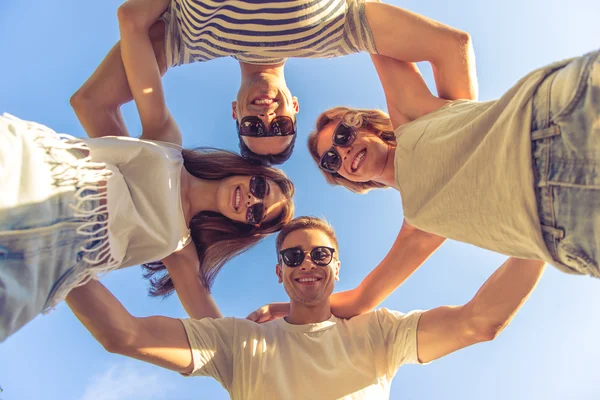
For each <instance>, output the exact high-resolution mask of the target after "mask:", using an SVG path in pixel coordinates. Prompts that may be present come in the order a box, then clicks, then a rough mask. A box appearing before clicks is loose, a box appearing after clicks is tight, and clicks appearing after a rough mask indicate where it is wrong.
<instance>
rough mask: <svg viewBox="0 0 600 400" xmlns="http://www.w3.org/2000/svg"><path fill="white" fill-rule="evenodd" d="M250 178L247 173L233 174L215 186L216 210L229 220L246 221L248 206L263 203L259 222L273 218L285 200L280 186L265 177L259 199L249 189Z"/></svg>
mask: <svg viewBox="0 0 600 400" xmlns="http://www.w3.org/2000/svg"><path fill="white" fill-rule="evenodd" d="M251 178H252V177H251V176H248V175H234V176H230V177H228V178H225V179H223V180H222V181H221V182H220V183H219V186H218V188H217V207H218V211H219V212H220V213H221V214H223V215H224V216H225V217H227V218H229V219H231V220H234V221H238V222H242V223H247V220H246V214H247V212H248V208H250V207H251V206H253V205H255V204H260V203H263V204H264V209H265V212H264V219H263V220H262V221H261V223H264V222H268V221H271V220H273V219H275V218H276V217H277V216H278V215H280V214H281V211H282V207H283V204H284V203H285V202H286V201H287V199H286V198H285V196H284V194H283V192H282V190H281V188H280V187H279V185H278V184H277V183H275V182H274V181H273V180H271V179H267V187H266V194H265V196H264V199H259V198H257V197H255V196H254V195H253V194H252V192H251V191H250V180H251Z"/></svg>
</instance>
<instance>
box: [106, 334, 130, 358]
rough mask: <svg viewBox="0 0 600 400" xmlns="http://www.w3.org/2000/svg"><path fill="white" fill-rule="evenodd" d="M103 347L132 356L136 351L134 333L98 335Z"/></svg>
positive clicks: (114, 352)
mask: <svg viewBox="0 0 600 400" xmlns="http://www.w3.org/2000/svg"><path fill="white" fill-rule="evenodd" d="M97 340H98V341H99V342H100V344H101V345H102V347H104V349H105V350H106V351H108V352H109V353H113V354H120V355H123V356H131V355H132V354H133V353H134V345H133V344H134V343H135V340H134V339H133V336H132V335H126V334H123V333H111V334H106V335H104V336H102V337H97Z"/></svg>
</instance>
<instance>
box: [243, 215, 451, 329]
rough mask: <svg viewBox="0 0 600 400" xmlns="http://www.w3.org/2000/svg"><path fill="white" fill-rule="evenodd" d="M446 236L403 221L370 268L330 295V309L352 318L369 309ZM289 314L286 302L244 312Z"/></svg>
mask: <svg viewBox="0 0 600 400" xmlns="http://www.w3.org/2000/svg"><path fill="white" fill-rule="evenodd" d="M445 240H446V239H445V238H443V237H441V236H437V235H434V234H431V233H427V232H423V231H421V230H419V229H416V228H414V227H412V226H410V225H409V224H408V223H406V221H405V222H404V223H403V224H402V228H401V229H400V233H399V234H398V237H397V238H396V241H395V242H394V244H393V245H392V248H391V249H390V251H389V252H388V254H387V255H386V256H385V258H384V259H383V260H382V261H381V263H379V265H378V266H377V267H375V269H373V271H371V273H370V274H369V275H367V277H366V278H365V279H364V280H363V281H362V282H361V283H360V285H359V286H358V287H357V288H355V289H351V290H346V291H344V292H338V293H334V294H333V295H331V312H333V314H335V316H337V317H340V318H352V317H354V316H356V315H359V314H364V313H366V312H369V311H371V310H373V309H374V308H375V307H377V306H378V305H379V304H381V302H382V301H383V300H385V299H386V298H387V297H388V296H389V295H390V294H391V293H392V292H393V291H394V290H396V289H397V288H398V286H400V285H401V284H402V283H403V282H404V281H406V280H407V279H408V277H409V276H410V275H412V273H413V272H415V271H416V270H417V268H419V267H420V266H421V265H423V263H424V262H425V261H426V260H427V259H428V258H429V256H430V255H431V254H433V252H435V251H436V250H437V249H438V248H439V247H440V246H441V245H442V243H444V241H445ZM288 313H289V303H271V304H267V305H266V306H263V307H261V308H259V309H258V310H256V311H254V312H252V313H251V314H250V315H248V317H247V318H248V319H250V320H252V321H255V322H267V321H269V320H272V319H276V318H281V317H284V316H286V315H288Z"/></svg>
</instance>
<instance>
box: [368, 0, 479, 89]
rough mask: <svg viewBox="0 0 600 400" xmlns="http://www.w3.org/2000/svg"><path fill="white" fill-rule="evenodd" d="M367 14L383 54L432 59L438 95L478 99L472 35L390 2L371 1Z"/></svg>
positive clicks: (403, 58)
mask: <svg viewBox="0 0 600 400" xmlns="http://www.w3.org/2000/svg"><path fill="white" fill-rule="evenodd" d="M365 14H366V17H367V21H368V22H369V26H370V27H371V31H372V32H373V37H374V39H375V46H376V47H377V51H378V53H379V54H381V55H383V56H387V57H390V58H394V59H396V60H401V61H409V62H419V61H428V62H430V63H431V66H432V68H433V74H434V77H435V82H436V86H437V91H438V96H439V97H441V98H443V99H447V100H456V99H470V100H476V99H477V92H478V87H477V75H476V71H475V53H474V51H473V46H472V43H471V38H470V36H469V34H467V33H466V32H463V31H460V30H458V29H454V28H451V27H449V26H447V25H444V24H441V23H439V22H437V21H434V20H431V19H429V18H426V17H424V16H421V15H418V14H415V13H412V12H410V11H407V10H404V9H402V8H399V7H395V6H392V5H389V4H383V3H375V2H367V3H365Z"/></svg>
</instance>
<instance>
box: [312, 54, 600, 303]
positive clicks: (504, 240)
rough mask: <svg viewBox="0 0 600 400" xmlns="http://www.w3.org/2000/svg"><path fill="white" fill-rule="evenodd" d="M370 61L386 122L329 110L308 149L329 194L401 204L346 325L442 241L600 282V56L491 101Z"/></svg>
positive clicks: (551, 69) (397, 65)
mask: <svg viewBox="0 0 600 400" xmlns="http://www.w3.org/2000/svg"><path fill="white" fill-rule="evenodd" d="M373 60H374V63H375V66H376V68H377V71H378V73H379V77H380V79H381V82H382V85H383V88H384V91H385V95H386V101H387V105H388V109H389V115H388V114H387V113H385V112H383V111H381V110H367V109H352V108H347V107H336V108H332V109H330V110H327V111H325V112H324V113H322V114H321V115H320V116H319V117H318V119H317V122H316V130H315V131H314V132H313V133H311V135H310V136H309V139H308V147H309V151H310V153H311V155H312V157H313V159H314V161H315V163H316V164H317V165H318V166H319V168H320V169H321V172H322V173H323V175H324V176H325V179H326V180H327V181H328V182H329V183H331V184H333V185H341V186H344V187H346V188H347V189H349V190H351V191H353V192H355V193H365V192H367V191H369V190H371V189H375V188H385V187H390V188H394V189H396V190H398V191H399V192H400V195H401V199H402V205H403V214H404V224H403V227H402V229H401V231H400V234H399V236H398V238H397V239H396V242H395V243H394V244H393V246H392V249H391V250H390V252H389V254H388V255H387V256H386V257H385V259H384V260H383V261H382V263H381V264H380V265H379V266H378V267H377V268H376V269H375V270H374V271H373V272H372V273H371V274H370V275H369V276H368V277H367V279H366V280H365V281H364V282H363V283H362V284H361V285H360V287H359V288H358V289H357V290H356V293H354V294H353V293H352V291H350V292H349V293H347V294H346V298H347V299H350V301H349V302H347V303H345V304H343V305H344V306H345V307H346V308H347V313H346V314H353V313H354V312H353V310H356V309H360V307H363V308H365V307H366V308H367V309H368V308H370V307H372V306H375V305H376V304H378V303H379V302H380V301H382V300H383V299H384V298H385V297H386V296H387V295H389V293H390V292H391V291H393V290H394V289H395V288H396V287H397V286H398V285H400V284H401V283H402V282H403V281H404V280H405V279H406V278H407V277H408V276H410V274H411V273H412V272H413V271H415V270H416V269H417V268H418V267H419V266H420V265H421V264H422V263H423V262H424V261H425V260H426V259H427V258H428V257H429V256H430V255H431V254H432V253H433V252H434V251H435V250H436V249H437V248H438V247H439V246H440V245H441V243H442V242H443V241H444V240H445V239H446V238H450V239H454V240H458V241H462V242H466V243H469V244H473V245H476V246H478V247H482V248H485V249H488V250H492V251H496V252H498V253H501V254H505V255H508V256H511V257H516V258H524V259H537V260H544V261H546V262H548V263H549V264H551V265H553V266H555V267H556V268H558V269H559V270H561V271H563V272H566V273H571V274H581V275H590V276H594V277H600V269H599V263H600V224H598V221H599V220H600V180H599V177H600V166H599V164H598V160H599V159H600V156H599V155H600V125H599V124H598V121H599V120H600V113H599V110H600V107H599V104H600V97H598V93H600V79H599V77H600V51H596V52H592V53H589V54H587V55H584V56H581V57H577V58H573V59H570V60H565V61H560V62H557V63H554V64H551V65H549V66H546V67H544V68H541V69H538V70H536V71H533V72H532V73H530V74H528V75H527V76H525V77H524V78H523V79H521V80H520V81H519V82H518V83H517V84H516V85H515V86H513V87H512V88H511V89H510V90H509V91H508V92H506V94H504V95H503V96H502V97H501V98H500V99H498V100H495V101H488V102H477V101H469V100H455V101H449V100H444V99H440V98H437V97H435V96H433V95H432V94H431V93H430V92H429V90H428V88H427V86H426V85H425V82H424V81H423V79H422V78H420V79H416V78H415V76H416V75H418V70H417V69H416V67H415V66H414V65H412V64H408V63H403V62H400V61H397V60H391V59H388V58H385V57H380V56H375V57H373ZM353 302H354V303H353ZM352 303H353V304H352Z"/></svg>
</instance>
